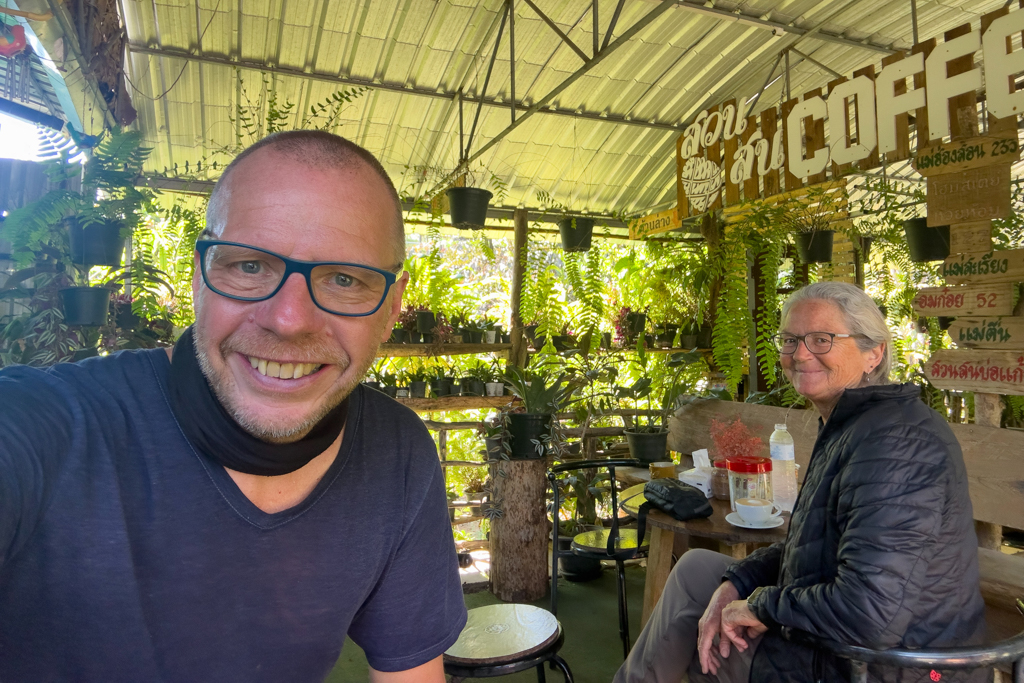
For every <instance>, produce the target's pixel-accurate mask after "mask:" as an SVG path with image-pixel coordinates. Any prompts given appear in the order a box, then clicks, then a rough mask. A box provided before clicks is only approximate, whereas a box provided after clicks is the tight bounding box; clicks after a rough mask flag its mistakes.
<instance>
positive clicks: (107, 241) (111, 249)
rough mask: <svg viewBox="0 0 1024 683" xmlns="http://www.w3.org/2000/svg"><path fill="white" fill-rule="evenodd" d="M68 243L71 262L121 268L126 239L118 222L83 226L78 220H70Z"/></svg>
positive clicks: (68, 221)
mask: <svg viewBox="0 0 1024 683" xmlns="http://www.w3.org/2000/svg"><path fill="white" fill-rule="evenodd" d="M67 226H68V242H69V244H70V247H71V261H72V263H76V264H78V265H80V266H119V265H121V256H122V254H124V243H125V238H124V237H122V236H121V224H120V223H119V222H116V221H104V222H102V223H90V224H88V225H86V226H84V227H83V226H82V225H81V223H80V222H79V221H78V219H77V218H68V219H67Z"/></svg>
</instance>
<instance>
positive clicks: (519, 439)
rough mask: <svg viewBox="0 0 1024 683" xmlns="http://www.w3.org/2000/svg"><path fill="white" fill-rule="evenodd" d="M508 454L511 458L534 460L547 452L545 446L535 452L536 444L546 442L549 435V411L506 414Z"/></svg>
mask: <svg viewBox="0 0 1024 683" xmlns="http://www.w3.org/2000/svg"><path fill="white" fill-rule="evenodd" d="M508 434H509V447H510V448H511V450H512V453H511V455H510V456H509V458H510V459H512V460H534V459H537V458H543V457H544V456H545V455H546V454H547V447H546V446H544V447H542V448H541V451H540V452H539V453H538V452H537V445H536V444H535V443H534V441H537V442H539V443H541V444H544V443H546V442H547V440H548V438H550V436H551V414H550V413H512V414H510V415H509V416H508Z"/></svg>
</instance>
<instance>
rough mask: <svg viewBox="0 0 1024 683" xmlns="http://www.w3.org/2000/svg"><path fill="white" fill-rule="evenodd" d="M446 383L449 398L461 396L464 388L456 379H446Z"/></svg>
mask: <svg viewBox="0 0 1024 683" xmlns="http://www.w3.org/2000/svg"><path fill="white" fill-rule="evenodd" d="M444 381H445V382H446V383H447V384H448V395H449V396H461V395H462V386H461V385H460V384H459V382H458V381H457V380H456V379H455V378H454V377H445V378H444Z"/></svg>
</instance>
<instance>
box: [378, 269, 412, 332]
mask: <svg viewBox="0 0 1024 683" xmlns="http://www.w3.org/2000/svg"><path fill="white" fill-rule="evenodd" d="M408 284H409V271H407V270H406V271H403V272H402V275H401V277H399V278H398V279H397V280H396V281H395V284H393V285H391V291H389V292H388V298H389V301H388V302H387V303H386V304H385V305H386V306H388V322H387V324H386V325H385V326H384V337H383V338H382V339H381V343H382V344H383V343H384V342H386V341H387V340H388V337H390V336H391V330H392V329H394V327H395V323H397V322H398V317H399V316H400V315H402V296H403V295H404V294H405V287H406V285H408Z"/></svg>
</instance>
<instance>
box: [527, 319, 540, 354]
mask: <svg viewBox="0 0 1024 683" xmlns="http://www.w3.org/2000/svg"><path fill="white" fill-rule="evenodd" d="M538 327H540V325H537V324H536V323H534V324H533V325H527V326H526V327H524V328H523V334H525V335H526V339H527V341H529V342H530V343H531V344H532V343H533V342H534V340H535V339H536V338H537V328H538ZM535 348H536V347H535Z"/></svg>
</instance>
